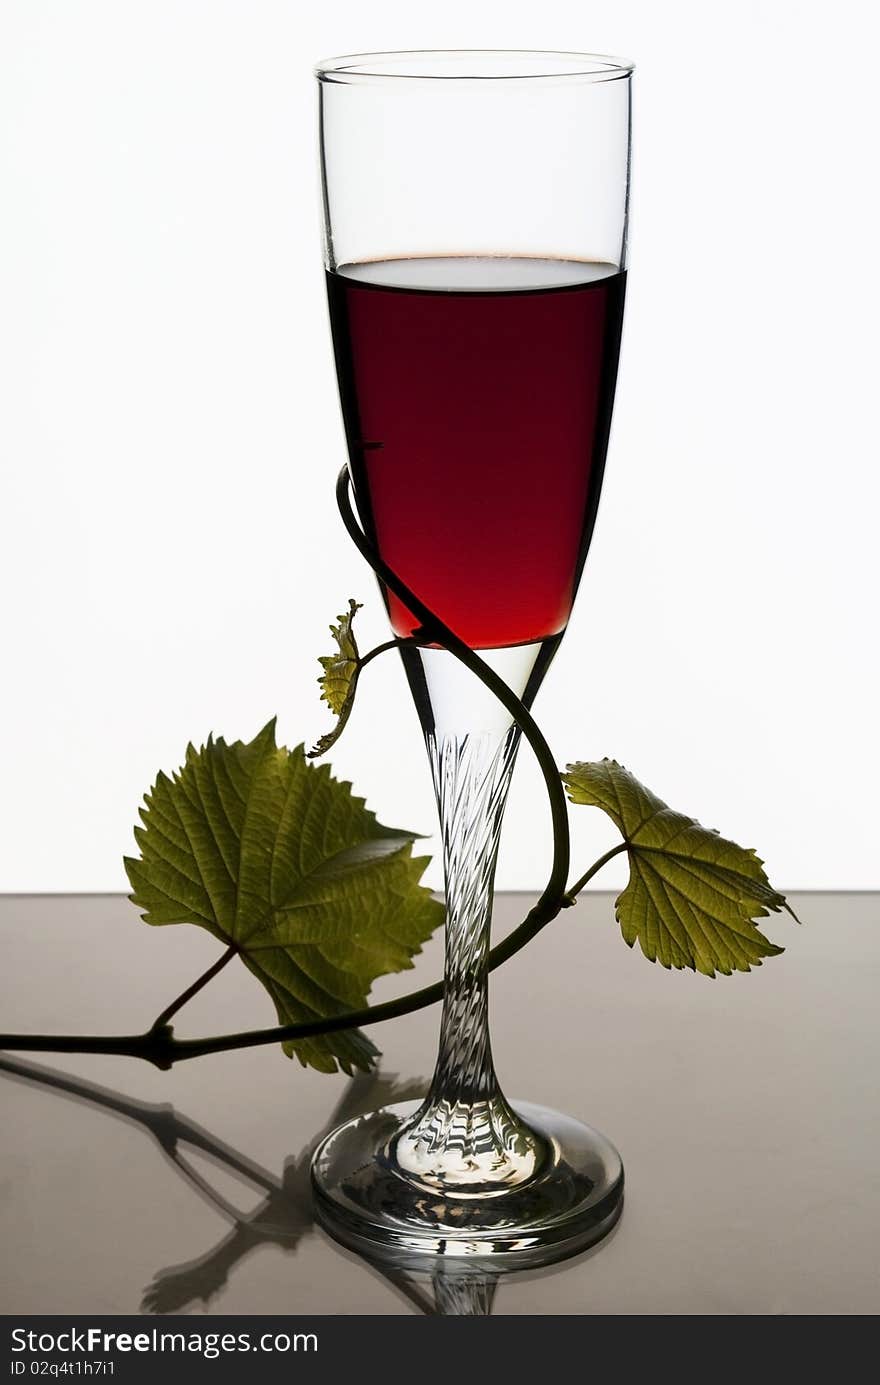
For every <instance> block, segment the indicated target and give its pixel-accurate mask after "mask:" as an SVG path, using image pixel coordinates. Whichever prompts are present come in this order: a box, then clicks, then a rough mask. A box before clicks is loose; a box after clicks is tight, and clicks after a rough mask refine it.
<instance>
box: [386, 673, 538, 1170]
mask: <svg viewBox="0 0 880 1385" xmlns="http://www.w3.org/2000/svg"><path fill="white" fill-rule="evenodd" d="M427 657H428V659H429V660H430V659H431V658H433V659H435V660H436V659H437V658H438V653H434V652H430V653H429V654H428V656H427ZM439 657H440V658H443V659H445V660H446V661H448V660H449V657H450V656H449V655H445V654H439ZM531 662H532V663H533V662H534V656H532V659H531ZM428 672H429V677H428V688H429V690H430V691H431V692H432V693H433V698H432V701H431V711H432V714H436V713H438V712H440V710H441V708H440V706H438V697H437V694H438V692H440V694H441V700H442V696H443V693H442V690H441V689H439V688H438V686H437V679H436V676H435V678H434V680H433V687H432V686H431V684H432V679H431V677H430V670H429V671H428ZM449 676H450V674H449V673H448V671H447V672H446V673H445V677H447V678H448V677H449ZM451 676H452V677H455V678H456V679H457V678H458V676H459V675H458V674H457V673H454V674H452V675H451ZM465 676H466V677H469V675H467V674H465ZM474 681H475V680H471V682H472V683H473V682H474ZM473 695H474V694H473V693H471V697H473ZM416 700H417V703H418V702H419V701H420V699H419V697H418V696H417V699H416ZM471 709H472V710H474V709H473V704H471ZM420 710H422V709H420ZM459 721H460V718H458V717H453V718H451V719H447V720H444V719H443V717H442V716H440V717H439V720H438V718H437V716H436V715H431V716H430V717H427V716H424V715H423V722H424V724H425V740H426V744H427V749H428V758H429V761H430V765H431V772H432V775H433V780H434V790H435V794H436V798H437V806H438V810H439V815H440V829H441V836H442V842H443V866H444V875H445V882H446V965H445V993H444V1001H443V1017H442V1020H441V1027H440V1050H439V1055H438V1058H437V1066H436V1069H435V1072H434V1078H433V1081H432V1083H431V1088H430V1091H429V1093H428V1096H427V1098H426V1100H425V1102H424V1103H423V1105H422V1107H421V1108H420V1109H419V1111H417V1112H416V1114H415V1116H414V1117H413V1118H412V1119H411V1121H410V1122H409V1123H408V1124H407V1126H405V1127H404V1129H403V1130H402V1131H401V1132H400V1134H399V1135H398V1137H397V1139H396V1141H395V1149H394V1152H393V1158H394V1162H395V1164H396V1166H397V1168H398V1170H399V1171H400V1172H401V1173H403V1174H404V1175H405V1176H407V1177H409V1178H411V1179H414V1180H416V1181H417V1182H419V1183H420V1184H422V1185H423V1186H425V1187H426V1188H429V1189H431V1190H432V1191H436V1192H439V1193H441V1194H443V1193H447V1194H450V1195H454V1196H458V1197H462V1196H474V1197H476V1196H480V1197H485V1196H486V1195H487V1194H491V1193H492V1192H493V1191H495V1192H503V1191H504V1190H506V1189H509V1188H511V1187H515V1186H517V1185H518V1184H520V1183H522V1182H524V1181H525V1180H526V1179H528V1178H530V1177H531V1176H532V1175H533V1174H534V1173H535V1172H536V1170H537V1168H538V1166H539V1164H540V1162H541V1156H542V1142H541V1141H540V1140H539V1138H538V1137H537V1136H536V1135H535V1134H534V1133H533V1132H532V1131H531V1130H530V1129H529V1128H528V1126H526V1125H525V1124H524V1122H523V1121H521V1120H520V1118H519V1117H518V1116H517V1115H516V1114H515V1112H514V1111H513V1110H512V1109H511V1107H510V1106H509V1105H508V1103H507V1101H506V1100H505V1098H504V1096H503V1094H502V1092H501V1089H500V1087H499V1084H498V1079H497V1077H496V1075H495V1068H494V1065H493V1062H492V1048H491V1044H490V1040H489V1011H488V975H487V970H486V959H487V956H488V952H489V945H490V944H489V934H490V924H491V918H492V884H493V880H494V876H495V865H496V861H497V857H498V844H499V839H500V836H501V823H502V818H503V815H504V806H505V803H506V800H507V793H508V789H509V787H510V780H511V775H512V773H513V766H514V762H515V759H516V753H517V749H518V747H519V740H520V732H519V730H518V728H517V727H514V726H511V725H510V723H509V719H508V718H507V717H506V716H505V715H502V716H501V717H499V716H498V714H497V712H496V710H495V708H494V707H493V708H492V716H491V718H490V717H489V716H487V715H486V714H485V713H483V714H482V715H478V716H474V717H473V721H474V723H475V726H476V728H477V729H474V730H461V729H459V726H458V725H456V724H455V723H456V722H459ZM450 722H451V724H450Z"/></svg>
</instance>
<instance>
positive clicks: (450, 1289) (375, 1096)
mask: <svg viewBox="0 0 880 1385" xmlns="http://www.w3.org/2000/svg"><path fill="white" fill-rule="evenodd" d="M0 1076H5V1077H7V1078H10V1079H12V1080H15V1081H19V1082H26V1083H29V1084H34V1085H37V1086H40V1087H44V1088H47V1089H48V1090H50V1091H52V1092H54V1093H56V1094H57V1095H59V1096H62V1097H67V1098H68V1099H70V1100H73V1101H77V1102H81V1103H83V1104H89V1105H91V1106H93V1107H95V1108H96V1109H97V1110H101V1111H106V1112H108V1113H109V1114H110V1115H113V1116H116V1117H118V1118H120V1119H122V1120H125V1121H127V1122H129V1123H131V1124H133V1125H135V1126H137V1127H139V1128H140V1129H141V1130H144V1131H146V1132H147V1133H148V1134H150V1135H152V1137H153V1138H154V1139H155V1140H156V1142H157V1144H158V1145H159V1148H160V1149H161V1151H162V1153H163V1155H164V1156H165V1157H166V1158H167V1159H168V1160H169V1161H170V1162H171V1164H172V1166H173V1167H174V1169H175V1170H176V1172H177V1173H178V1174H179V1175H180V1176H181V1177H182V1178H184V1179H185V1180H186V1181H187V1182H188V1183H189V1184H190V1186H191V1187H192V1188H193V1190H194V1191H195V1192H196V1193H197V1194H198V1195H199V1196H200V1197H202V1198H204V1199H205V1200H206V1201H207V1202H209V1203H210V1204H211V1206H212V1207H214V1208H215V1209H216V1210H218V1211H219V1212H220V1213H221V1214H222V1215H223V1216H224V1217H226V1219H227V1220H228V1221H229V1223H230V1229H229V1231H228V1232H227V1234H226V1235H225V1236H223V1237H222V1238H221V1239H220V1240H219V1241H218V1242H217V1243H216V1245H214V1246H212V1247H211V1248H210V1249H209V1250H207V1251H206V1252H205V1253H204V1254H202V1255H199V1256H197V1257H196V1258H195V1259H192V1260H189V1261H187V1262H186V1263H185V1264H181V1265H172V1266H169V1267H168V1268H167V1269H163V1270H160V1271H159V1272H158V1273H157V1274H156V1276H155V1278H154V1279H153V1282H152V1283H151V1284H150V1285H149V1287H148V1288H147V1289H146V1290H145V1292H144V1297H143V1302H142V1304H141V1308H142V1311H143V1312H145V1313H180V1312H184V1311H185V1310H186V1309H188V1308H190V1307H192V1306H193V1305H194V1304H195V1303H197V1302H201V1303H207V1302H209V1300H210V1299H212V1298H213V1297H214V1296H215V1295H216V1294H218V1293H219V1292H220V1290H221V1289H222V1288H223V1287H224V1285H225V1284H226V1282H227V1280H228V1278H229V1275H230V1272H231V1271H232V1270H233V1269H234V1267H235V1266H236V1265H237V1264H239V1263H240V1262H241V1261H242V1260H244V1259H245V1258H246V1257H247V1256H248V1255H250V1254H251V1253H252V1252H253V1251H254V1250H256V1249H257V1248H258V1247H259V1246H262V1245H277V1246H281V1248H282V1249H283V1250H286V1251H295V1250H296V1249H297V1247H298V1246H299V1243H300V1241H301V1240H302V1239H303V1237H304V1236H308V1235H310V1234H312V1233H313V1232H314V1231H315V1223H314V1219H313V1214H312V1195H311V1186H310V1181H309V1167H310V1163H311V1157H312V1152H313V1150H314V1149H315V1148H316V1146H317V1145H318V1144H319V1143H320V1141H321V1140H322V1139H323V1138H324V1137H325V1135H327V1134H328V1133H329V1132H330V1131H331V1130H332V1129H334V1128H335V1127H336V1126H337V1125H340V1124H341V1123H342V1122H343V1121H347V1120H350V1119H352V1118H353V1117H354V1116H359V1115H365V1114H366V1113H367V1112H369V1111H374V1110H375V1109H376V1108H377V1107H379V1106H384V1105H386V1104H387V1103H389V1102H394V1101H407V1100H412V1099H414V1098H417V1097H420V1096H422V1095H424V1090H425V1083H424V1082H423V1081H421V1080H408V1081H405V1080H401V1079H399V1078H398V1077H397V1076H396V1075H395V1074H381V1073H376V1074H369V1075H363V1076H357V1077H353V1078H351V1079H350V1081H349V1082H348V1084H347V1086H346V1087H345V1090H344V1092H343V1094H342V1096H341V1098H340V1100H339V1101H338V1102H337V1104H336V1107H335V1108H334V1110H333V1112H332V1113H331V1115H330V1117H329V1118H328V1120H327V1123H326V1125H325V1126H324V1127H323V1129H322V1130H320V1131H319V1132H318V1133H317V1134H315V1136H314V1137H313V1138H312V1140H311V1141H310V1142H309V1143H308V1144H307V1145H306V1146H305V1147H304V1148H303V1149H302V1150H301V1151H300V1153H299V1154H296V1155H292V1156H291V1157H290V1158H289V1159H287V1161H286V1162H285V1165H284V1170H283V1173H282V1175H281V1178H280V1179H279V1178H278V1177H276V1175H275V1174H273V1173H271V1172H270V1171H269V1170H268V1169H265V1168H263V1167H262V1166H261V1165H260V1164H258V1163H256V1162H255V1161H254V1160H252V1159H250V1158H249V1157H248V1156H247V1155H246V1154H242V1153H241V1152H239V1151H238V1150H236V1149H233V1148H232V1146H231V1145H228V1144H225V1143H224V1142H223V1141H222V1140H219V1139H218V1138H217V1137H216V1136H215V1135H213V1134H212V1133H211V1131H209V1130H206V1129H205V1128H204V1126H201V1125H197V1124H196V1122H195V1121H191V1120H189V1119H188V1118H187V1117H186V1116H182V1115H178V1114H177V1112H176V1111H175V1110H174V1108H173V1107H172V1106H170V1105H167V1104H163V1105H155V1104H153V1103H150V1102H144V1101H138V1100H136V1099H135V1098H132V1097H129V1096H127V1095H126V1094H125V1093H124V1092H118V1091H114V1090H113V1089H111V1088H109V1087H102V1086H99V1085H98V1084H97V1083H95V1082H88V1081H86V1080H84V1079H82V1078H79V1077H74V1076H72V1075H71V1074H69V1073H65V1072H59V1071H57V1070H56V1069H54V1068H49V1067H44V1066H43V1065H42V1064H38V1063H30V1062H25V1061H23V1060H21V1059H16V1058H10V1057H9V1056H8V1055H6V1054H0ZM191 1152H198V1153H199V1154H201V1155H202V1156H204V1157H205V1158H207V1159H208V1160H209V1161H211V1162H212V1163H213V1164H214V1165H215V1166H216V1167H217V1168H219V1169H221V1170H222V1171H224V1172H226V1173H233V1174H235V1175H237V1177H238V1178H239V1179H242V1180H243V1181H244V1182H245V1183H247V1184H249V1185H250V1186H252V1187H253V1188H256V1189H257V1190H258V1191H259V1192H260V1193H261V1194H262V1200H261V1201H260V1203H259V1204H258V1206H257V1207H256V1208H255V1209H254V1210H253V1211H251V1212H242V1211H240V1210H239V1209H238V1208H237V1207H235V1206H234V1205H233V1204H232V1203H231V1202H230V1201H229V1200H228V1199H227V1198H225V1197H224V1196H223V1195H222V1194H221V1193H220V1192H219V1191H218V1190H217V1189H216V1188H214V1187H213V1186H212V1185H211V1183H210V1182H209V1180H208V1179H207V1178H206V1177H205V1176H204V1175H203V1174H202V1173H201V1172H199V1170H198V1169H197V1168H196V1167H195V1166H194V1165H193V1163H192V1162H191V1159H190V1157H189V1155H190V1153H191ZM340 1251H341V1248H340ZM341 1253H344V1254H346V1256H347V1258H350V1259H355V1258H357V1259H358V1260H359V1261H360V1262H362V1263H366V1264H367V1265H368V1266H369V1268H370V1269H372V1270H373V1271H374V1272H375V1273H378V1274H379V1275H381V1276H382V1277H383V1278H384V1279H385V1280H387V1281H388V1282H389V1283H390V1284H391V1285H393V1287H394V1288H395V1289H397V1291H398V1292H399V1293H400V1294H402V1296H403V1297H404V1298H405V1299H406V1300H407V1301H408V1302H409V1303H411V1304H412V1305H413V1307H414V1308H415V1309H416V1310H417V1311H418V1312H420V1313H424V1314H427V1315H429V1316H434V1315H455V1316H462V1315H471V1316H472V1315H479V1316H485V1315H488V1314H490V1313H491V1312H492V1303H493V1299H494V1296H495V1288H496V1284H497V1279H498V1275H497V1272H489V1271H485V1270H482V1269H480V1268H479V1267H472V1266H471V1265H470V1264H468V1265H453V1266H451V1267H449V1266H444V1265H442V1264H438V1265H437V1266H436V1267H433V1268H432V1269H431V1270H430V1272H425V1273H417V1272H412V1271H408V1270H403V1269H397V1268H395V1267H393V1266H389V1265H387V1264H382V1263H380V1262H374V1261H371V1260H367V1258H366V1257H360V1256H359V1257H354V1256H351V1255H350V1253H348V1252H342V1251H341Z"/></svg>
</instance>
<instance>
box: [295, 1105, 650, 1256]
mask: <svg viewBox="0 0 880 1385" xmlns="http://www.w3.org/2000/svg"><path fill="white" fill-rule="evenodd" d="M512 1104H513V1107H514V1110H515V1111H516V1112H517V1113H518V1114H519V1115H520V1116H521V1117H522V1119H523V1120H524V1121H526V1123H527V1124H528V1125H529V1126H530V1127H531V1129H532V1130H534V1131H536V1132H537V1133H538V1134H539V1135H541V1136H542V1137H543V1140H544V1141H545V1142H546V1144H545V1153H544V1158H543V1160H542V1162H541V1164H540V1166H539V1168H538V1169H537V1171H536V1172H535V1173H534V1175H533V1176H532V1177H531V1178H529V1179H528V1181H527V1182H524V1183H522V1184H520V1185H519V1186H518V1187H514V1188H510V1187H505V1188H503V1189H500V1190H499V1191H498V1192H497V1193H493V1194H489V1195H486V1194H485V1193H484V1194H482V1195H480V1196H479V1197H474V1196H467V1195H458V1196H455V1195H452V1194H448V1193H446V1194H444V1193H443V1192H438V1191H437V1189H436V1188H433V1189H432V1188H429V1187H427V1186H425V1185H420V1184H419V1183H418V1182H417V1181H416V1180H415V1179H414V1178H413V1177H412V1176H407V1177H404V1176H403V1175H402V1174H401V1173H399V1172H398V1171H397V1170H396V1168H395V1166H394V1165H395V1161H394V1156H393V1149H394V1143H395V1137H396V1136H397V1134H398V1132H399V1131H400V1130H401V1128H402V1126H403V1125H404V1123H405V1122H406V1121H407V1120H409V1119H411V1117H412V1115H413V1114H414V1112H415V1111H417V1110H418V1109H419V1103H418V1102H415V1101H412V1102H404V1103H401V1104H400V1105H397V1106H386V1107H384V1108H383V1109H382V1110H380V1111H373V1112H371V1114H370V1115H368V1116H359V1117H358V1118H357V1119H355V1120H352V1121H348V1122H347V1124H345V1125H342V1126H340V1127H339V1129H338V1130H334V1131H333V1133H332V1134H331V1135H328V1136H327V1138H326V1140H324V1141H323V1143H322V1144H320V1145H319V1146H318V1148H317V1150H316V1151H315V1156H314V1159H313V1161H312V1187H313V1190H314V1194H315V1204H316V1210H317V1215H318V1219H319V1221H320V1222H321V1224H322V1225H323V1226H324V1227H325V1228H326V1229H327V1231H329V1233H330V1234H331V1236H333V1237H335V1238H336V1240H338V1241H341V1242H342V1243H343V1245H347V1246H349V1247H350V1248H351V1249H352V1250H356V1251H362V1252H363V1253H364V1254H366V1255H368V1256H374V1257H376V1256H378V1257H380V1258H382V1259H388V1260H392V1261H394V1263H396V1264H402V1265H403V1264H418V1263H419V1262H422V1263H423V1262H424V1260H425V1259H426V1258H427V1257H431V1256H437V1255H443V1256H491V1257H492V1263H493V1265H494V1266H497V1268H498V1269H501V1268H504V1269H525V1268H528V1267H530V1266H533V1265H543V1264H548V1263H550V1262H551V1261H554V1260H561V1259H563V1258H564V1257H565V1256H568V1255H575V1254H577V1252H578V1251H580V1250H584V1249H586V1247H587V1246H590V1245H593V1244H594V1243H595V1242H596V1241H599V1240H601V1239H602V1237H603V1236H605V1235H606V1234H607V1233H608V1232H609V1231H610V1230H611V1228H612V1226H613V1225H614V1223H615V1222H616V1221H617V1219H618V1217H619V1216H620V1213H621V1209H622V1207H623V1165H622V1163H621V1161H620V1155H619V1154H618V1153H617V1150H616V1149H615V1148H614V1146H613V1145H612V1144H610V1143H609V1141H608V1140H606V1139H605V1137H604V1135H600V1134H599V1132H598V1131H597V1130H591V1129H590V1128H589V1126H586V1125H581V1124H580V1123H579V1122H578V1121H574V1120H571V1119H570V1118H569V1117H568V1116H562V1115H559V1114H558V1112H556V1111H547V1110H545V1109H544V1108H543V1107H541V1106H532V1105H530V1104H527V1103H525V1102H514V1103H512Z"/></svg>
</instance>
